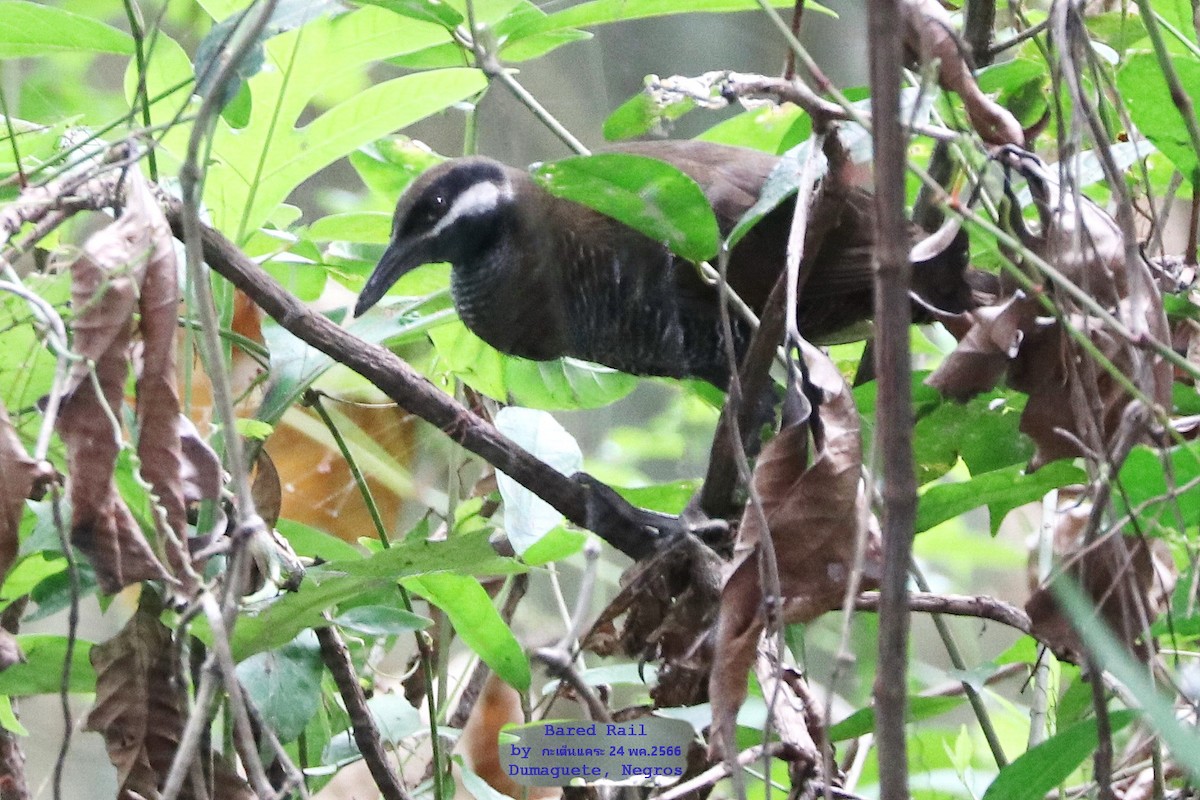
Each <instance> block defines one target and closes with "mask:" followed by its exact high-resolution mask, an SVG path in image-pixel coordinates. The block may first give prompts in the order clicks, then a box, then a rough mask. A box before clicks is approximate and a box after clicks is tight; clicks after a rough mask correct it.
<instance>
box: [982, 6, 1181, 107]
mask: <svg viewBox="0 0 1200 800" xmlns="http://www.w3.org/2000/svg"><path fill="white" fill-rule="evenodd" d="M1189 6H1190V4H1189ZM1155 8H1156V9H1157V8H1158V4H1157V3H1156V4H1155ZM1189 13H1190V8H1189ZM1189 23H1190V20H1189ZM1084 24H1085V25H1087V29H1088V32H1089V33H1091V35H1092V37H1093V38H1096V39H1099V40H1100V41H1102V42H1104V43H1105V44H1107V45H1109V46H1110V47H1112V48H1113V49H1114V50H1116V51H1117V52H1118V53H1122V54H1123V53H1124V52H1125V51H1126V50H1128V49H1129V48H1130V47H1131V46H1132V45H1133V44H1135V43H1136V42H1140V41H1141V40H1142V39H1145V38H1146V36H1147V32H1146V25H1145V23H1143V22H1142V18H1141V17H1139V16H1137V15H1136V14H1126V13H1123V12H1121V11H1108V12H1105V13H1103V14H1096V15H1095V16H1088V17H1087V19H1085V20H1084ZM1188 27H1189V28H1193V29H1194V25H1192V24H1189V25H1188ZM984 91H986V90H984Z"/></svg>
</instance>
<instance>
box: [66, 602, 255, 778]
mask: <svg viewBox="0 0 1200 800" xmlns="http://www.w3.org/2000/svg"><path fill="white" fill-rule="evenodd" d="M179 652H180V651H179V648H177V647H175V646H174V643H173V642H172V638H171V630H170V629H169V628H167V627H166V626H165V625H163V624H162V622H160V621H159V619H158V615H157V614H154V613H150V612H148V611H147V610H145V609H144V608H139V609H138V611H137V613H135V614H134V615H133V617H131V618H130V620H129V622H128V623H126V625H125V627H124V628H122V629H121V632H120V633H118V634H117V635H116V636H114V637H113V638H112V639H109V640H108V641H107V642H104V643H102V644H99V645H96V646H95V647H93V648H92V650H91V653H90V658H91V662H92V666H93V667H94V668H95V670H96V703H95V705H94V706H93V708H92V710H91V713H89V714H88V718H87V729H88V730H91V731H97V732H99V733H101V734H103V736H104V741H105V744H106V745H107V748H108V757H109V760H111V761H112V763H113V766H115V767H116V768H117V780H118V784H119V787H120V788H119V790H118V796H119V797H134V796H136V795H141V796H142V797H158V795H159V787H161V786H162V785H163V783H164V782H165V780H166V777H167V773H168V772H169V771H170V768H171V762H172V761H173V760H174V758H175V751H176V750H177V749H178V747H179V741H180V738H181V737H182V735H183V728H184V725H185V724H186V721H187V716H186V707H187V706H186V702H185V698H184V696H183V687H184V686H185V685H186V683H185V682H184V681H183V680H181V679H180V675H181V673H182V668H183V667H182V664H180V663H179V661H178V658H177V656H178V654H179ZM198 757H199V758H200V760H201V763H204V764H205V765H206V767H207V765H208V764H209V763H211V764H212V780H213V784H214V785H213V787H212V793H211V794H210V795H209V796H212V797H220V798H229V800H253V798H254V797H255V794H254V793H253V792H252V791H251V790H250V787H249V786H248V785H247V784H246V782H245V781H244V780H242V779H241V778H240V777H238V775H237V773H236V772H234V771H233V769H232V768H231V767H230V766H229V764H228V763H227V762H225V761H224V759H222V758H221V757H220V755H218V754H216V753H201V754H199V756H198ZM135 793H136V795H135ZM179 796H180V798H181V799H184V798H186V799H189V800H190V799H191V798H198V797H199V796H200V795H199V794H198V793H197V792H196V790H195V789H194V787H193V786H192V783H191V781H185V782H184V789H183V791H182V792H181V794H180V795H179Z"/></svg>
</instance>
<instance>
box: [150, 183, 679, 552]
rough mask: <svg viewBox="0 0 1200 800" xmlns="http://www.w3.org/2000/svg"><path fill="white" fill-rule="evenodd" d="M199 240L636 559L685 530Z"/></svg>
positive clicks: (283, 311) (216, 242)
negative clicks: (526, 441)
mask: <svg viewBox="0 0 1200 800" xmlns="http://www.w3.org/2000/svg"><path fill="white" fill-rule="evenodd" d="M167 206H168V208H167V211H166V213H167V219H168V220H169V221H170V223H171V227H172V229H173V230H174V231H175V233H176V235H177V236H178V235H179V234H180V231H181V215H180V207H179V204H178V202H177V201H174V200H168V201H167ZM202 238H203V245H204V260H205V261H206V262H208V264H209V266H210V267H211V268H212V269H213V271H214V272H217V273H218V274H220V275H221V276H222V277H224V278H225V279H226V280H228V281H229V282H230V283H232V284H233V285H234V286H236V287H237V288H239V289H241V290H242V291H243V292H245V293H246V294H247V295H248V296H249V297H250V299H251V300H253V301H254V302H255V303H256V304H258V306H259V307H260V308H262V309H263V311H265V312H266V313H267V314H269V315H270V316H271V317H273V318H274V319H275V320H276V321H277V322H278V323H279V324H280V325H282V326H283V327H284V328H285V329H287V330H288V331H289V332H290V333H292V335H294V336H296V337H297V338H299V339H300V340H302V341H304V342H306V343H307V344H309V345H311V346H312V347H314V348H316V349H317V350H320V351H321V352H322V353H325V354H326V355H328V356H329V357H330V358H332V359H334V360H335V361H337V362H338V363H341V364H345V365H346V366H347V367H349V368H350V369H352V370H354V371H355V372H357V373H358V374H360V375H362V376H363V377H364V378H366V379H367V380H369V381H371V382H372V383H374V384H375V385H376V386H378V387H379V388H380V389H381V390H382V391H383V392H384V393H385V394H387V395H388V396H389V397H390V398H392V400H394V401H396V402H397V403H399V404H400V405H401V406H402V407H403V408H405V409H407V410H408V411H410V412H412V413H413V414H415V415H417V416H419V417H421V418H422V419H424V420H425V421H426V422H429V423H430V424H432V425H435V426H437V427H438V428H440V429H441V431H442V432H443V433H445V434H446V435H447V436H449V437H450V438H451V439H453V440H454V441H455V442H457V443H459V444H460V445H462V446H463V447H465V448H466V449H468V450H470V451H471V452H473V453H475V454H476V455H478V456H480V457H481V458H483V459H484V460H486V461H487V462H488V463H490V464H492V465H493V466H494V467H495V468H496V469H498V470H501V471H503V472H504V473H505V474H507V475H509V476H511V477H512V478H513V479H514V480H516V481H517V482H518V483H520V484H522V485H523V486H526V487H527V488H529V490H530V491H532V492H533V493H534V494H536V495H538V496H539V497H541V498H542V499H543V500H545V501H546V502H547V503H549V504H550V505H551V506H553V507H554V508H556V509H557V510H559V511H560V512H562V514H563V515H564V516H565V517H566V518H567V519H569V520H570V521H571V522H573V523H574V524H576V525H579V526H581V527H584V528H587V529H589V530H591V531H594V532H595V533H596V534H597V535H599V536H600V537H601V538H603V539H604V540H605V541H607V542H608V543H609V544H611V545H613V546H614V547H616V548H617V549H618V550H620V551H621V552H623V553H625V554H626V555H628V556H630V557H631V558H634V559H637V558H643V557H645V556H646V555H649V554H650V553H652V552H654V550H655V549H656V548H657V547H658V546H659V545H658V542H660V541H661V540H663V539H664V538H666V537H669V536H670V535H671V534H675V533H679V532H681V531H682V530H683V525H682V523H681V522H680V521H679V519H678V518H676V517H672V516H667V515H661V514H655V513H652V512H648V511H643V510H641V509H637V508H634V507H633V506H631V505H630V504H629V503H628V502H626V501H625V500H624V499H622V498H621V497H620V496H619V495H618V494H617V493H616V492H614V491H613V490H612V489H610V488H608V487H607V486H605V485H604V484H602V483H600V482H599V481H596V480H595V479H594V478H592V477H591V476H589V475H586V474H585V473H577V474H576V475H575V476H573V477H567V476H565V475H563V474H562V473H560V472H558V471H557V470H555V469H554V468H553V467H550V466H549V465H547V464H545V463H543V462H542V461H540V460H539V459H537V458H535V457H534V456H533V455H531V454H530V453H529V452H528V451H526V450H524V449H523V448H521V447H520V446H519V445H517V444H516V443H515V442H513V441H512V440H511V439H509V438H508V437H506V436H504V434H502V433H500V432H499V431H498V430H496V428H495V427H494V426H493V425H492V424H491V423H489V422H487V421H486V420H484V419H482V418H481V417H479V416H478V415H476V414H474V413H472V412H471V411H470V410H469V409H467V408H465V407H464V406H463V405H461V404H460V403H458V402H457V401H456V400H455V399H454V398H452V397H450V396H448V395H447V394H446V393H445V392H442V391H441V390H439V389H438V388H437V387H436V386H434V385H433V384H432V383H430V382H429V381H428V380H426V379H425V377H424V376H422V375H420V374H418V373H417V372H416V371H415V370H413V369H412V367H410V366H409V365H408V364H407V363H405V362H404V361H403V360H402V359H401V358H400V357H399V356H397V355H396V354H395V353H393V352H391V351H390V350H388V349H386V348H384V347H380V346H379V345H375V344H370V343H368V342H364V341H362V340H361V339H359V338H358V337H356V336H354V335H353V334H352V333H349V332H347V331H346V330H344V329H343V328H341V327H339V326H338V325H337V324H335V323H334V322H332V321H331V320H329V319H328V318H326V317H324V316H322V315H321V314H318V313H316V312H314V311H312V310H310V309H309V308H308V307H307V306H305V305H304V303H302V302H301V301H300V300H298V299H297V298H296V297H294V296H293V295H291V294H290V293H288V292H287V290H285V289H284V288H283V287H282V286H280V285H279V283H278V282H277V281H276V280H275V279H274V278H272V277H271V276H270V275H268V274H267V273H266V272H265V271H264V270H262V269H261V268H260V267H259V266H258V265H256V264H255V263H253V262H252V261H251V260H250V259H249V258H247V257H246V255H245V254H244V253H242V251H241V250H240V249H238V247H237V246H236V245H234V244H233V243H232V242H231V241H229V239H227V238H225V236H223V235H222V234H221V233H219V232H218V231H215V230H213V229H212V228H209V227H207V226H205V227H204V228H203V230H202Z"/></svg>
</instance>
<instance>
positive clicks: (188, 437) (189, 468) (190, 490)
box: [175, 414, 225, 504]
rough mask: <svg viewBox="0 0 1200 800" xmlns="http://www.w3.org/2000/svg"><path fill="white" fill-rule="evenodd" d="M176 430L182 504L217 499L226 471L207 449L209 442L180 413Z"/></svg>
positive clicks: (211, 450) (215, 455)
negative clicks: (181, 461) (181, 459)
mask: <svg viewBox="0 0 1200 800" xmlns="http://www.w3.org/2000/svg"><path fill="white" fill-rule="evenodd" d="M175 424H176V426H177V427H178V429H179V444H180V447H181V448H182V451H183V464H182V468H183V472H182V474H181V475H180V480H181V481H182V482H183V499H184V502H186V503H188V504H191V503H198V502H200V501H201V500H216V499H217V498H219V497H220V496H221V487H222V486H224V485H225V470H224V469H222V467H221V458H220V457H219V456H218V455H217V454H216V453H215V452H214V451H213V449H212V448H211V447H209V446H208V442H206V441H204V438H203V437H202V436H201V435H200V432H199V431H198V430H196V426H195V425H194V424H193V423H192V421H191V420H190V419H188V418H187V417H186V416H184V415H183V414H180V415H179V416H178V417H176V418H175Z"/></svg>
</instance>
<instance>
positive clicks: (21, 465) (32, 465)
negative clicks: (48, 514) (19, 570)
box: [0, 403, 53, 583]
mask: <svg viewBox="0 0 1200 800" xmlns="http://www.w3.org/2000/svg"><path fill="white" fill-rule="evenodd" d="M51 478H53V475H48V474H46V472H45V470H44V469H43V468H41V467H39V466H38V463H37V462H36V461H34V460H33V459H32V458H30V457H29V453H27V452H26V451H25V446H24V445H23V444H21V437H20V436H18V435H17V431H16V429H15V428H14V427H13V424H12V420H10V419H9V417H8V410H7V409H6V408H5V407H4V404H3V403H0V502H2V503H3V505H2V506H0V583H3V582H4V577H5V576H6V575H7V574H8V571H9V569H11V568H12V565H13V562H15V561H16V559H17V549H18V546H19V541H18V538H17V534H18V532H19V530H18V529H19V528H20V526H21V512H22V510H23V509H24V508H25V500H26V498H28V497H29V496H30V494H31V493H32V492H33V489H34V486H35V485H36V484H38V483H40V482H43V481H45V480H49V479H51Z"/></svg>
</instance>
